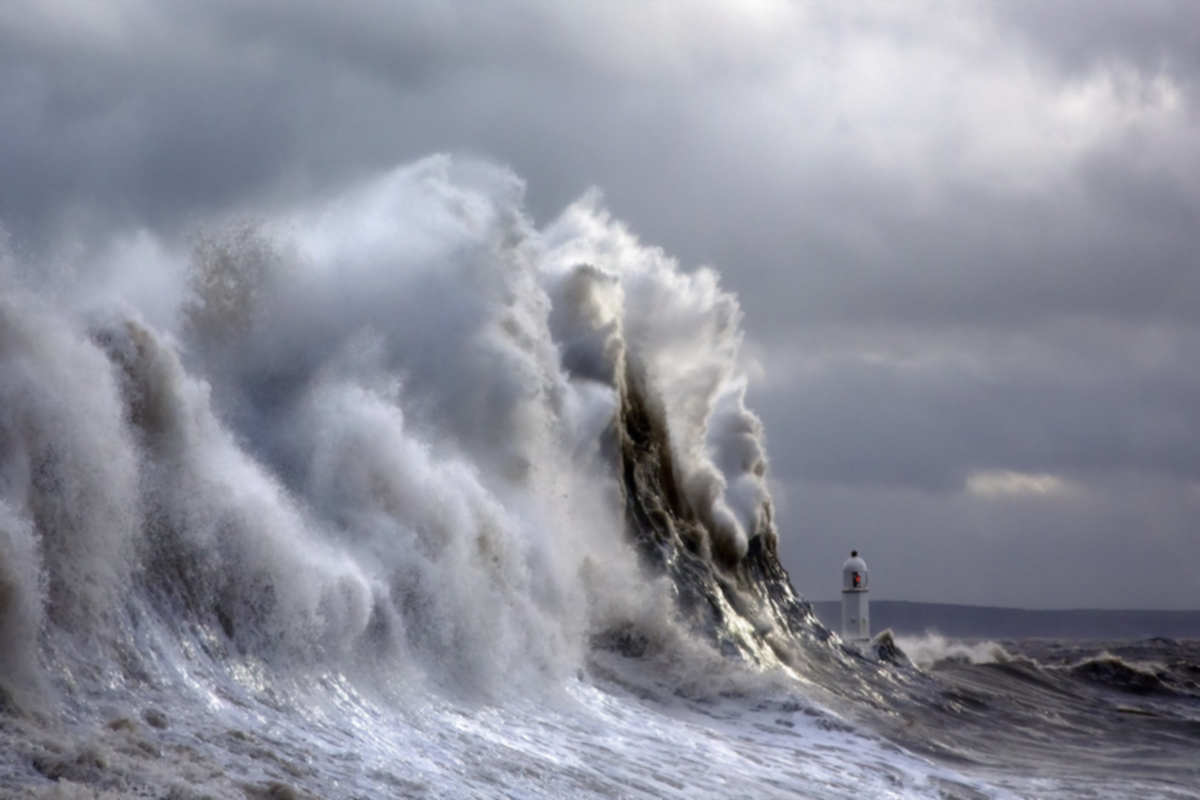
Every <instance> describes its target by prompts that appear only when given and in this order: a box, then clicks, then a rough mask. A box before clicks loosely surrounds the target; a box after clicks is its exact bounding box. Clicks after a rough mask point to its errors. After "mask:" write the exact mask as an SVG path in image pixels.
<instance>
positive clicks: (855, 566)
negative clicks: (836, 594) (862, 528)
mask: <svg viewBox="0 0 1200 800" xmlns="http://www.w3.org/2000/svg"><path fill="white" fill-rule="evenodd" d="M866 588H867V562H865V561H863V560H862V559H861V558H859V557H858V551H857V550H851V551H850V557H849V558H848V559H846V563H845V564H842V591H844V592H845V591H851V592H852V591H855V590H860V591H862V590H865V589H866Z"/></svg>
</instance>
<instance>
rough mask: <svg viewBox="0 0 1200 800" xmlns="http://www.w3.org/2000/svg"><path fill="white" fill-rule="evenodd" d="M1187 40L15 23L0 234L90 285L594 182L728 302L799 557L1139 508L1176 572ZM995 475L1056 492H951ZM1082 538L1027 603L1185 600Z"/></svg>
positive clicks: (897, 16) (598, 15)
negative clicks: (120, 252)
mask: <svg viewBox="0 0 1200 800" xmlns="http://www.w3.org/2000/svg"><path fill="white" fill-rule="evenodd" d="M1198 30H1200V12H1197V11H1196V10H1195V6H1194V4H1193V3H1190V2H1186V0H1181V2H1148V3H1139V4H1129V3H1123V2H1112V3H1097V2H1076V3H1065V2H1064V3H1054V4H1045V3H1034V2H1029V3H1025V2H1002V3H1001V2H997V3H982V2H981V3H964V4H958V5H956V6H955V8H954V10H953V11H951V10H948V9H947V8H946V7H945V6H944V5H942V4H938V3H928V4H925V3H913V4H906V6H905V8H904V9H903V10H895V11H893V10H891V9H889V8H888V7H887V6H877V5H872V4H862V5H858V4H849V5H847V4H838V5H827V4H808V3H785V2H771V1H770V0H764V2H761V3H753V4H745V3H739V4H722V3H699V4H686V5H684V4H677V3H672V2H659V3H639V4H623V3H594V4H588V3H585V4H579V3H569V4H568V3H562V4H550V3H540V2H512V3H503V4H500V3H496V4H476V3H466V2H444V3H435V2H429V3H405V4H379V3H362V4H340V5H336V6H335V5H329V4H324V3H315V2H314V3H303V2H302V3H236V4H235V3H218V4H213V3H208V2H200V1H199V0H174V1H173V2H149V1H148V0H110V1H109V2H100V3H92V4H88V5H87V6H86V8H85V7H81V6H78V5H77V4H70V3H66V2H62V3H52V2H51V3H47V2H36V3H35V2H32V1H30V2H17V3H10V4H8V5H6V7H5V8H4V9H3V10H0V118H2V119H4V121H5V122H4V125H3V126H0V175H3V178H4V180H3V182H2V183H0V224H2V225H3V226H4V227H5V228H6V229H7V230H8V232H9V233H10V234H11V238H12V240H13V242H14V243H15V247H16V249H18V250H19V251H21V252H22V253H23V254H24V256H25V257H26V258H28V259H29V260H31V261H46V262H49V263H55V262H57V261H60V260H62V259H63V258H65V257H67V256H70V258H72V259H74V260H76V261H79V262H81V263H84V264H87V263H89V262H88V259H87V258H86V254H87V253H89V252H94V251H95V249H96V248H101V247H102V246H103V245H104V244H105V243H106V242H107V241H108V239H109V237H111V236H112V235H114V234H118V233H124V232H127V231H129V230H132V229H136V228H139V227H148V228H151V229H154V230H156V231H158V232H159V233H160V234H162V235H163V236H165V237H167V238H168V239H169V238H172V237H175V236H178V235H180V234H181V233H182V232H184V231H186V230H188V229H191V228H194V227H196V226H203V225H206V224H212V223H211V221H212V220H214V219H219V218H221V217H223V216H225V215H239V214H249V215H253V214H255V213H258V212H266V211H269V210H270V209H271V208H272V207H274V206H278V205H281V204H287V203H290V202H293V201H295V200H296V199H297V198H300V197H307V196H311V195H314V194H320V193H324V192H327V191H329V190H330V189H331V188H333V187H337V186H340V185H343V184H346V183H348V182H350V181H353V180H356V179H358V178H360V177H362V176H364V175H366V174H369V173H372V172H374V171H377V170H379V169H382V168H385V167H390V166H392V165H394V164H396V163H399V162H404V161H408V160H411V159H414V158H417V157H420V156H424V155H427V154H429V153H431V152H434V151H466V152H471V153H478V154H482V155H484V156H486V157H488V158H491V159H494V160H498V161H500V162H504V163H508V164H511V165H512V167H513V169H514V170H515V171H516V172H517V173H518V174H519V175H521V176H522V177H523V178H524V179H526V180H527V182H528V185H527V203H528V207H529V208H530V210H531V212H532V213H533V214H534V216H535V217H536V218H537V219H538V220H539V221H540V222H545V221H548V220H549V219H551V218H552V217H553V216H554V215H555V214H556V213H557V212H558V210H559V209H561V208H562V207H563V206H564V205H566V204H567V203H568V202H570V201H571V200H573V199H574V198H575V197H577V196H578V195H579V194H580V193H582V192H583V191H584V190H585V189H587V188H588V187H589V186H592V185H596V186H599V187H600V188H602V189H603V191H604V192H605V196H606V199H607V204H608V205H609V207H610V208H611V209H612V210H613V212H614V214H615V215H616V216H617V217H619V218H622V219H624V220H627V221H628V223H629V224H630V226H631V228H632V229H633V230H634V231H636V232H637V233H638V234H639V235H640V236H641V237H642V239H643V241H645V242H648V243H652V244H658V245H661V246H663V247H664V249H666V251H667V252H668V253H671V254H673V255H675V256H677V257H678V258H679V259H680V260H681V261H682V262H683V263H684V264H685V265H686V266H688V267H693V266H697V265H700V264H702V263H711V264H713V265H714V266H716V267H717V269H719V270H720V272H721V273H722V276H723V281H724V285H725V286H726V288H729V289H732V290H734V291H736V292H737V293H738V295H739V297H740V299H741V302H742V306H743V309H744V311H745V320H744V324H745V327H746V329H747V331H748V332H749V336H750V338H751V341H750V345H751V348H750V349H751V350H752V351H753V353H754V354H755V356H756V357H758V358H759V360H761V361H762V363H763V365H764V374H765V378H764V381H763V382H761V383H760V384H758V385H757V386H755V387H753V388H752V394H751V402H752V403H754V404H755V405H756V406H757V407H758V408H759V409H760V410H761V412H762V415H763V417H764V420H765V421H766V423H767V431H768V435H769V437H770V445H771V458H772V461H771V463H772V470H773V472H774V473H775V474H776V476H777V478H778V480H780V481H782V482H783V483H784V484H787V485H788V486H790V487H791V490H790V492H789V494H790V496H791V500H790V502H789V504H788V507H787V509H786V511H785V513H784V514H782V515H781V523H782V525H783V528H784V535H785V542H784V552H785V557H787V558H789V559H791V560H790V562H789V563H790V564H791V565H792V566H793V567H795V568H797V569H799V568H800V565H804V566H803V569H807V568H808V566H807V565H808V563H809V561H808V559H810V558H813V559H816V558H825V557H827V556H826V555H822V554H823V553H824V551H823V550H822V549H821V548H819V547H818V548H816V549H814V548H813V547H812V538H813V537H816V536H819V535H820V530H825V531H827V541H828V542H830V543H836V545H837V549H838V552H839V553H840V550H841V549H843V548H842V547H841V545H842V544H844V542H843V541H842V539H841V538H840V536H841V534H840V533H839V532H845V531H849V530H851V529H864V530H867V529H870V528H871V526H872V525H873V524H875V523H878V522H879V521H880V520H888V521H889V526H890V527H901V528H903V530H899V531H892V532H891V533H890V534H889V535H890V536H892V537H893V539H890V540H888V541H894V542H904V543H905V545H904V547H905V548H907V550H906V551H905V552H909V553H911V554H912V555H911V560H912V562H913V563H914V564H915V563H919V562H920V561H921V557H920V555H919V554H920V553H922V552H927V550H928V549H929V548H941V547H942V546H943V544H944V542H946V541H957V540H956V539H953V537H952V536H951V531H953V530H957V529H959V528H961V517H962V515H966V516H967V517H972V516H976V515H983V516H986V518H987V520H988V522H987V523H986V524H983V525H982V528H984V529H987V530H988V531H989V534H988V536H989V539H988V541H1010V542H1011V543H1012V547H1014V548H1019V547H1021V546H1023V544H1022V543H1028V537H1029V535H1030V534H1028V531H1032V530H1038V531H1042V534H1041V535H1042V536H1043V538H1044V540H1045V542H1047V543H1051V544H1053V543H1054V542H1057V543H1058V544H1054V545H1053V546H1054V547H1061V548H1067V547H1068V546H1075V545H1077V544H1078V543H1079V542H1080V541H1091V540H1090V539H1088V536H1089V535H1090V536H1093V537H1095V536H1107V535H1110V534H1107V533H1102V532H1103V531H1111V537H1112V539H1113V541H1117V540H1120V539H1121V534H1120V533H1119V531H1118V530H1117V528H1116V527H1114V526H1113V525H1110V524H1108V523H1105V522H1104V521H1105V520H1112V519H1126V520H1128V521H1129V525H1128V526H1127V529H1133V528H1135V527H1136V526H1135V525H1134V523H1133V520H1134V519H1136V517H1137V515H1138V514H1143V515H1144V514H1145V513H1146V509H1147V508H1150V507H1151V506H1150V504H1148V502H1147V501H1146V500H1145V498H1146V497H1147V496H1149V494H1147V492H1149V490H1148V489H1144V487H1146V486H1154V487H1158V488H1156V489H1155V491H1154V492H1150V494H1153V496H1154V497H1156V498H1157V500H1156V502H1159V503H1161V504H1162V508H1161V509H1160V512H1161V514H1162V515H1164V516H1165V517H1169V518H1170V519H1172V520H1174V521H1173V522H1172V523H1171V525H1169V526H1167V527H1168V528H1169V529H1170V530H1171V531H1172V532H1173V533H1171V534H1170V536H1168V537H1167V538H1168V539H1169V540H1170V541H1172V542H1174V543H1175V544H1177V545H1179V544H1181V543H1182V544H1187V543H1190V544H1191V545H1192V546H1193V548H1194V549H1197V550H1200V548H1197V547H1195V545H1196V544H1197V541H1196V538H1195V537H1196V534H1194V533H1192V532H1191V531H1192V530H1194V529H1195V528H1196V525H1197V524H1200V512H1197V510H1196V508H1195V504H1194V502H1193V501H1192V500H1191V499H1189V498H1191V497H1192V495H1190V494H1189V492H1191V491H1193V489H1190V488H1188V487H1194V486H1195V485H1196V481H1197V477H1198V476H1197V469H1198V468H1200V465H1198V462H1200V456H1197V455H1196V454H1197V453H1200V447H1198V445H1200V413H1198V412H1197V411H1196V410H1195V409H1197V408H1200V402H1198V401H1200V396H1198V393H1200V373H1198V372H1197V368H1196V366H1195V364H1194V356H1193V355H1192V354H1193V353H1195V352H1196V347H1195V345H1197V344H1200V341H1198V339H1200V331H1198V330H1197V321H1198V320H1200V269H1197V263H1196V253H1197V252H1200V182H1198V181H1197V180H1196V178H1195V176H1196V175H1200V134H1198V133H1196V131H1200V125H1198V124H1197V123H1198V122H1200V120H1198V119H1197V107H1198V106H1197V104H1198V103H1200V98H1198V96H1197V86H1198V85H1200V82H1198V81H1197V76H1198V75H1200V57H1198V56H1197V53H1200V48H1197V46H1196V45H1197V40H1198V36H1200V33H1198ZM80 252H82V253H83V254H84V256H80V255H79V253H80ZM82 268H83V269H86V266H85V267H82ZM1004 471H1010V472H1013V473H1019V474H1026V473H1028V474H1037V475H1041V474H1046V475H1053V476H1059V477H1061V478H1062V479H1063V480H1067V481H1070V482H1071V483H1072V485H1073V486H1076V487H1079V488H1078V491H1076V492H1075V493H1074V494H1070V495H1069V497H1068V496H1067V495H1063V496H1062V497H1059V498H1058V499H1057V500H1053V502H1051V499H1050V498H1047V497H1042V498H1041V499H1040V500H1039V501H1038V502H1031V501H1030V498H1029V497H1026V496H1024V495H1011V496H1010V495H997V496H994V497H989V498H987V500H986V502H984V500H981V499H980V497H979V496H976V495H972V494H971V493H970V491H968V489H969V486H968V484H969V482H970V480H971V477H972V476H973V475H979V474H987V473H998V472H1004ZM1120 486H1136V487H1143V488H1138V489H1136V490H1135V489H1129V490H1128V491H1118V490H1116V489H1113V487H1120ZM1100 487H1109V490H1102V489H1101V488H1100ZM1163 487H1167V488H1163ZM1155 492H1157V493H1155ZM1055 497H1058V495H1055ZM897 504H900V506H903V508H907V509H910V511H911V513H907V512H906V513H900V511H898V510H897V509H898V508H899V506H897ZM912 509H916V510H912ZM872 520H875V523H873V522H872ZM897 521H899V522H897ZM891 523H896V524H895V525H892V524H891ZM789 531H791V532H793V533H794V536H795V538H794V540H791V541H794V544H792V545H790V544H789V539H788V537H789V536H791V535H792V534H790V533H789ZM1072 531H1073V533H1072ZM1088 531H1092V533H1091V534H1088V533H1087V532H1088ZM880 541H881V542H882V541H883V539H880ZM1123 541H1127V540H1123ZM830 546H833V545H832V544H831V545H830ZM996 546H997V547H1000V546H999V545H996ZM1048 546H1049V545H1048ZM789 547H793V548H794V549H791V550H789ZM865 549H866V547H865V546H864V550H865ZM1093 549H1094V550H1095V552H1096V555H1095V557H1094V558H1093V559H1092V560H1091V561H1088V562H1087V564H1086V565H1085V566H1084V568H1083V569H1082V572H1083V574H1084V575H1085V576H1086V575H1089V574H1090V575H1092V576H1093V578H1095V580H1090V581H1089V580H1085V579H1084V578H1081V579H1080V580H1081V581H1082V583H1080V585H1078V586H1075V587H1074V588H1073V589H1072V590H1071V592H1068V593H1062V594H1043V595H1040V597H1042V599H1041V600H1039V601H1038V602H1044V603H1055V604H1058V603H1065V604H1075V605H1082V604H1088V603H1092V604H1112V603H1116V604H1120V602H1122V600H1121V599H1120V598H1127V599H1128V602H1131V603H1132V602H1135V601H1137V602H1143V600H1141V599H1139V598H1150V597H1152V596H1153V597H1158V599H1156V600H1154V602H1159V603H1169V604H1174V605H1176V606H1200V590H1197V588H1196V587H1195V586H1192V585H1185V586H1182V587H1179V588H1177V589H1176V591H1175V593H1174V594H1173V595H1170V596H1167V595H1163V596H1161V597H1159V596H1157V595H1152V594H1146V593H1145V592H1144V591H1142V589H1140V588H1137V587H1143V586H1144V583H1145V581H1148V580H1150V578H1149V577H1147V574H1148V573H1147V574H1143V572H1137V573H1136V576H1135V577H1130V579H1129V580H1130V582H1131V584H1130V586H1131V587H1132V588H1129V587H1126V588H1122V587H1121V586H1120V582H1119V581H1115V580H1113V579H1112V578H1111V575H1110V573H1111V572H1112V570H1117V569H1119V567H1120V565H1121V564H1122V563H1124V562H1127V561H1129V556H1128V553H1127V552H1125V551H1124V550H1121V549H1120V548H1117V549H1115V550H1113V551H1112V552H1111V553H1110V552H1109V551H1107V550H1105V549H1104V548H1093ZM947 552H954V553H957V552H958V551H957V550H955V549H954V548H953V547H951V548H950V549H949V550H948V551H947ZM1106 553H1108V554H1107V555H1106ZM888 557H889V558H893V557H894V558H896V559H900V560H901V561H902V560H903V559H902V558H901V556H900V555H899V554H893V553H889V556H888ZM959 557H962V558H966V555H965V553H964V554H959V555H956V556H955V558H959ZM946 559H947V560H946V563H947V564H950V565H952V564H953V563H956V562H954V560H953V559H952V558H950V557H949V556H947V557H946ZM928 561H929V559H926V562H928ZM837 563H838V564H840V559H838V560H837ZM897 563H900V562H899V561H898V562H897ZM836 566H837V564H834V565H833V566H832V567H830V568H831V569H836ZM947 569H949V567H947ZM1014 569H1015V567H1014ZM913 570H914V571H913V573H912V574H913V577H910V578H908V580H909V581H916V580H918V577H917V576H918V574H919V570H917V569H916V568H915V567H914V568H913ZM1089 570H1090V572H1089ZM1130 575H1131V576H1134V572H1131V573H1130ZM1031 580H1032V579H1031ZM946 585H947V587H949V586H950V585H951V584H946ZM800 588H801V590H802V591H806V590H807V589H806V587H805V586H804V583H803V582H801V585H800ZM1139 592H1141V593H1140V594H1139ZM818 594H819V593H818ZM904 595H905V590H904V589H902V588H901V587H900V586H899V585H897V588H896V590H895V594H894V596H904ZM1007 596H1008V595H1005V594H1004V593H1003V592H1000V591H999V590H996V592H995V593H994V594H991V595H988V594H986V593H985V594H984V595H981V596H978V597H976V596H975V595H973V594H971V593H970V592H968V591H966V590H965V589H951V588H946V590H945V591H944V592H943V593H942V594H940V595H937V596H925V597H924V599H945V600H964V599H972V600H976V601H979V602H991V601H993V600H995V601H996V602H999V600H998V599H996V598H1000V597H1007ZM989 598H990V599H989ZM1110 598H1115V599H1113V600H1112V603H1109V602H1108V601H1109V599H1110ZM1006 602H1007V601H1006ZM1144 602H1149V600H1148V599H1147V600H1144Z"/></svg>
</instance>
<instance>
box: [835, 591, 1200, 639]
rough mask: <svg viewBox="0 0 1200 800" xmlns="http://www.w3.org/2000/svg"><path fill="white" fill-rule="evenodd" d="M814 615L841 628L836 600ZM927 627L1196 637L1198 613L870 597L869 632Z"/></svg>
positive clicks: (1033, 634)
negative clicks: (1059, 608)
mask: <svg viewBox="0 0 1200 800" xmlns="http://www.w3.org/2000/svg"><path fill="white" fill-rule="evenodd" d="M812 605H813V610H814V611H816V613H817V618H818V619H820V620H821V622H822V623H824V624H825V625H826V626H827V627H829V628H831V629H833V630H834V631H839V632H840V630H841V624H842V623H841V618H842V604H841V601H821V602H814V603H813V604H812ZM887 628H891V629H892V631H893V632H894V633H896V634H898V635H903V636H913V635H920V634H923V633H925V632H927V631H929V632H935V633H940V634H942V635H943V636H952V637H956V638H962V639H983V638H990V639H1043V638H1044V639H1147V638H1150V637H1152V636H1164V637H1169V638H1171V639H1200V611H1111V610H1095V609H1080V610H1071V611H1035V610H1029V609H1023V608H988V607H986V606H956V605H947V604H944V603H910V602H907V601H903V600H872V601H871V632H872V633H878V632H879V631H882V630H885V629H887Z"/></svg>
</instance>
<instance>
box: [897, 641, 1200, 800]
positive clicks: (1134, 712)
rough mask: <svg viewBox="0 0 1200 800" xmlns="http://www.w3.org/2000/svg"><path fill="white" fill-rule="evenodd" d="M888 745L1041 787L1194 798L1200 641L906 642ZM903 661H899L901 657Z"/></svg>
mask: <svg viewBox="0 0 1200 800" xmlns="http://www.w3.org/2000/svg"><path fill="white" fill-rule="evenodd" d="M900 647H901V649H902V650H904V649H907V653H908V654H910V655H912V657H913V658H914V659H915V660H916V661H917V662H918V663H919V669H916V670H910V668H909V667H907V666H901V667H900V668H899V670H898V672H897V673H896V675H897V676H899V680H900V682H901V683H903V685H904V690H903V691H899V692H896V693H894V694H893V695H892V697H891V700H892V702H890V703H887V704H885V708H886V713H884V714H881V716H880V718H881V721H882V722H881V727H882V729H884V730H886V732H887V735H888V736H889V738H891V739H892V740H893V741H896V742H898V743H901V744H902V745H903V746H904V747H905V748H907V749H909V750H911V751H913V752H916V753H923V754H925V755H928V756H929V757H931V758H933V759H935V760H937V761H939V762H942V763H947V764H956V765H959V766H960V767H961V768H963V769H964V770H966V771H968V772H970V773H972V774H980V775H987V776H989V777H990V778H991V779H992V780H993V781H994V782H995V783H996V784H997V785H1007V786H1011V787H1012V788H1014V789H1016V790H1018V791H1020V792H1022V793H1026V792H1029V791H1031V789H1032V790H1033V792H1034V794H1037V788H1036V787H1038V785H1039V781H1045V783H1046V785H1047V786H1049V785H1051V784H1053V785H1057V786H1060V787H1065V788H1066V790H1067V793H1068V796H1069V794H1070V791H1071V788H1070V787H1072V786H1075V787H1076V789H1075V790H1076V791H1077V792H1078V795H1077V796H1079V797H1122V796H1128V797H1139V796H1161V797H1197V796H1200V641H1196V640H1173V639H1166V638H1156V639H1146V640H1138V641H1107V640H1078V639H1025V640H1000V641H996V642H991V641H984V640H946V639H942V638H940V637H932V638H920V639H901V640H900ZM903 660H904V659H903V658H901V661H903Z"/></svg>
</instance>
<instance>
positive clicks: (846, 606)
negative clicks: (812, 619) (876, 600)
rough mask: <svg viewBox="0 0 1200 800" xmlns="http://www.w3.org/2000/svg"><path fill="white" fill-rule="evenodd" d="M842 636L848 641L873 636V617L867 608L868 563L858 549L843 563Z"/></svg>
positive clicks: (851, 552)
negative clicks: (861, 556) (859, 555)
mask: <svg viewBox="0 0 1200 800" xmlns="http://www.w3.org/2000/svg"><path fill="white" fill-rule="evenodd" d="M842 638H843V639H845V640H846V641H848V642H852V641H854V640H855V639H870V638H871V617H870V613H869V611H868V609H867V563H866V562H865V561H863V560H862V559H861V558H859V557H858V551H857V550H851V551H850V558H848V559H846V563H845V564H843V565H842Z"/></svg>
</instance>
